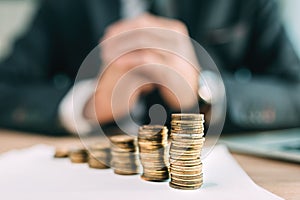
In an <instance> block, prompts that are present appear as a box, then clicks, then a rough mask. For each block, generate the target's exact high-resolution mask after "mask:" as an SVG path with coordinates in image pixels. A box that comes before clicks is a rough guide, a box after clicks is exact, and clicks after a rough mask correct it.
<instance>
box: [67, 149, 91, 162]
mask: <svg viewBox="0 0 300 200" xmlns="http://www.w3.org/2000/svg"><path fill="white" fill-rule="evenodd" d="M69 158H70V160H71V162H72V163H86V162H87V161H88V153H87V150H86V149H85V148H83V147H82V148H76V149H72V150H70V151H69Z"/></svg>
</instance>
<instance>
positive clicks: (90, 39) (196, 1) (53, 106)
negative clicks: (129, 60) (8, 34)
mask: <svg viewBox="0 0 300 200" xmlns="http://www.w3.org/2000/svg"><path fill="white" fill-rule="evenodd" d="M119 4H120V2H119V1H118V0H109V1H107V0H76V1H74V0H56V1H55V0H45V1H42V3H41V6H40V8H39V10H38V12H37V14H36V16H35V18H34V20H33V22H32V24H31V26H30V27H29V29H28V32H27V33H26V34H24V35H23V36H22V37H21V38H19V39H18V40H17V41H16V43H15V45H14V51H13V53H12V54H11V55H10V56H9V57H8V58H7V59H6V60H5V61H4V62H3V63H1V64H0V110H1V112H0V125H1V126H2V127H8V128H14V129H21V130H28V131H37V132H43V133H51V134H60V133H63V132H65V130H64V129H63V128H62V126H61V125H60V123H59V120H58V113H57V108H58V105H59V103H60V101H61V99H62V98H63V97H64V95H65V94H66V93H67V91H68V90H69V89H70V88H71V86H72V83H73V81H74V79H75V76H76V73H77V70H78V68H79V67H80V64H81V63H82V61H83V59H84V58H85V56H87V54H88V53H89V52H90V51H91V50H92V49H93V48H94V47H95V46H96V45H97V44H98V41H99V39H100V38H101V36H102V35H103V31H104V30H105V28H106V27H107V26H108V25H109V24H111V23H113V22H115V21H117V20H119V19H120V14H119V13H120V5H119ZM174 5H175V15H174V18H177V19H179V20H181V21H183V22H184V23H185V24H186V25H187V26H188V29H189V32H190V35H191V37H192V38H194V39H195V40H196V41H198V42H199V43H200V44H201V45H203V46H204V48H205V49H206V50H207V51H208V52H209V53H210V54H211V56H212V57H213V59H214V61H215V62H216V64H217V66H218V67H219V69H220V71H221V73H222V76H223V79H224V82H225V87H226V90H227V98H228V115H227V120H226V126H225V128H226V130H230V131H232V130H249V129H256V128H257V129H268V128H282V127H291V126H299V125H300V96H299V94H300V90H299V88H300V87H299V86H300V84H299V83H300V64H299V60H298V58H297V56H296V54H295V52H294V50H293V48H292V46H291V44H290V41H289V40H288V39H287V37H286V34H285V31H284V29H283V27H282V24H281V22H280V18H279V15H278V11H277V5H276V4H275V2H274V0H244V1H241V0H210V1H205V0H189V1H183V0H174ZM151 12H153V13H154V14H158V15H164V13H160V12H159V11H157V10H155V8H152V9H151ZM240 75H241V76H242V77H243V76H244V75H246V77H248V79H249V77H250V78H251V81H250V82H247V83H245V82H243V81H240V79H239V78H237V77H240ZM270 115H271V116H273V117H274V116H275V120H273V121H272V122H270V121H268V117H269V116H270Z"/></svg>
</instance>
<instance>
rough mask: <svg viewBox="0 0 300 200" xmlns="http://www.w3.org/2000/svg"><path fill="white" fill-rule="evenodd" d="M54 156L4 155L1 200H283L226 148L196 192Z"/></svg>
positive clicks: (40, 151) (38, 149)
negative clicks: (256, 179) (237, 160)
mask: <svg viewBox="0 0 300 200" xmlns="http://www.w3.org/2000/svg"><path fill="white" fill-rule="evenodd" d="M53 153H54V148H53V147H49V146H44V145H38V146H34V147H32V148H29V149H24V150H15V151H11V152H8V153H5V154H2V155H0V199H1V200H6V199H9V200H15V199H16V200H27V199H28V200H35V199H37V200H45V199H49V200H50V199H51V200H54V199H55V200H56V199H64V200H66V199H70V200H77V199H78V200H79V199H84V200H89V199H91V200H95V199H97V200H98V199H105V200H108V199H118V200H119V199H120V200H126V199H130V200H131V199H141V200H147V199H151V200H153V199H163V198H164V199H172V200H177V199H180V200H182V199H184V200H188V199H222V200H227V199H228V200H234V199H256V200H258V199H262V200H266V199H270V200H271V199H281V198H279V197H277V196H276V195H274V194H272V193H270V192H268V191H266V190H264V189H263V188H261V187H259V186H257V185H256V184H255V183H254V182H253V181H252V180H251V179H250V178H249V177H248V176H247V174H246V173H245V172H244V171H243V170H242V169H241V168H240V166H239V165H238V164H237V163H236V162H235V160H234V159H233V158H232V156H231V155H230V153H229V152H228V151H227V149H226V147H224V146H216V147H215V148H214V150H213V151H212V152H211V153H210V155H209V156H208V157H206V158H205V160H203V173H204V185H203V187H202V188H201V189H199V190H195V191H181V190H176V189H172V188H170V187H169V185H168V183H167V182H163V183H152V182H147V181H144V180H142V179H141V178H140V177H139V176H138V175H136V176H120V175H115V174H114V173H113V171H112V170H111V169H108V170H97V169H90V168H89V167H88V166H87V165H86V164H71V163H70V161H69V160H68V159H54V158H53Z"/></svg>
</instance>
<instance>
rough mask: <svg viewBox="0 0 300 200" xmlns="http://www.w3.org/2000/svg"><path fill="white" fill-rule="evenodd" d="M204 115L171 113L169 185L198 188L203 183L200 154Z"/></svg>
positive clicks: (190, 188)
mask: <svg viewBox="0 0 300 200" xmlns="http://www.w3.org/2000/svg"><path fill="white" fill-rule="evenodd" d="M203 123H204V115H202V114H172V121H171V146H170V175H171V181H170V183H169V185H170V187H172V188H175V189H182V190H194V189H198V188H200V187H201V186H202V184H203V174H202V162H201V160H200V154H201V150H202V147H203V145H204V140H205V138H204V137H203V136H204V126H203Z"/></svg>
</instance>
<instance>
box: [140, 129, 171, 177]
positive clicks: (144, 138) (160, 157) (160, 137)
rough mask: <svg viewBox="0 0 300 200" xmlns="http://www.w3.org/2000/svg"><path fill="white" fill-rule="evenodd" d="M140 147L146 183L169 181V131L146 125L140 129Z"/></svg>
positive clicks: (143, 175)
mask: <svg viewBox="0 0 300 200" xmlns="http://www.w3.org/2000/svg"><path fill="white" fill-rule="evenodd" d="M138 145H139V151H140V159H141V164H142V166H143V174H142V176H141V177H142V178H143V179H144V180H146V181H157V182H159V181H166V180H168V179H169V170H168V164H167V163H168V162H167V158H166V155H167V153H166V149H167V145H168V129H167V127H165V126H160V125H145V126H142V127H140V128H139V134H138Z"/></svg>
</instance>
